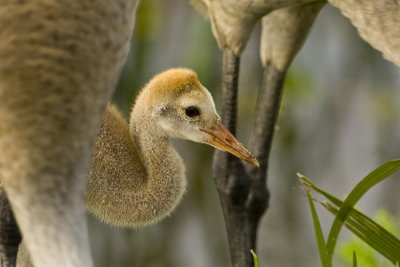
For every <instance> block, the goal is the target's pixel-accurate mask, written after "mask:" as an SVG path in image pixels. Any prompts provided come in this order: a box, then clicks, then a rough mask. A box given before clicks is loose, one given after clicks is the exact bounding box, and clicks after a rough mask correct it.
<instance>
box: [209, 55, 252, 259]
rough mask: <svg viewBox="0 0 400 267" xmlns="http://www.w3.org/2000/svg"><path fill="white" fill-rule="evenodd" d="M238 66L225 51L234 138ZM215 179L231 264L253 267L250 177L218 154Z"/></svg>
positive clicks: (225, 93) (227, 109)
mask: <svg viewBox="0 0 400 267" xmlns="http://www.w3.org/2000/svg"><path fill="white" fill-rule="evenodd" d="M239 65H240V56H238V55H236V54H235V53H234V52H233V51H232V50H231V49H229V48H225V49H224V51H223V63H222V66H223V70H222V81H223V84H222V109H221V119H222V122H223V124H224V125H225V126H226V127H227V128H228V129H229V130H230V131H231V132H232V133H233V134H235V131H236V117H237V91H238V77H239ZM213 176H214V182H215V185H216V188H217V191H218V195H219V199H220V203H221V207H222V211H223V214H224V218H225V225H226V231H227V235H228V240H229V249H230V254H231V260H232V264H233V266H250V265H251V258H250V257H249V256H250V252H249V250H250V249H251V247H250V243H249V239H248V234H247V233H246V232H245V230H246V229H247V227H246V225H245V223H246V214H247V212H246V205H245V204H246V198H247V195H248V192H249V189H250V177H249V176H248V174H247V173H246V171H245V168H244V165H243V164H242V163H241V162H240V161H238V160H236V159H235V158H234V157H232V156H230V155H228V154H227V153H223V152H220V151H216V152H215V156H214V161H213ZM247 254H248V255H247Z"/></svg>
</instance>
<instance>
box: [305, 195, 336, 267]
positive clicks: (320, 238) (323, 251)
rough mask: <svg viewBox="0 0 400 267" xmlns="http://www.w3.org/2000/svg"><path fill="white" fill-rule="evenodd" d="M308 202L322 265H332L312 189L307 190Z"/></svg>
mask: <svg viewBox="0 0 400 267" xmlns="http://www.w3.org/2000/svg"><path fill="white" fill-rule="evenodd" d="M307 197H308V202H309V204H310V209H311V214H312V218H313V222H314V231H315V237H316V239H317V244H318V249H319V256H320V258H321V264H322V267H332V264H331V261H330V258H329V256H328V250H327V247H326V243H325V239H324V235H323V233H322V229H321V224H320V222H319V219H318V215H317V211H316V210H315V206H314V201H313V199H312V197H311V193H310V190H307Z"/></svg>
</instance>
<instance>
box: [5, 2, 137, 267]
mask: <svg viewBox="0 0 400 267" xmlns="http://www.w3.org/2000/svg"><path fill="white" fill-rule="evenodd" d="M136 2H137V1H135V0H116V1H103V0H93V1H92V0H90V1H89V0H81V1H48V0H36V1H8V0H2V1H0V101H1V105H0V117H1V119H0V151H1V153H0V169H1V176H2V185H3V186H4V188H5V190H6V193H7V196H8V198H9V200H10V203H11V206H12V208H13V211H14V214H15V217H16V219H17V222H18V225H19V226H20V229H21V231H22V234H23V238H24V240H25V242H26V245H27V247H28V249H29V251H30V252H31V254H32V256H33V257H32V258H33V262H34V264H35V266H41V267H54V266H60V267H61V266H62V267H76V266H85V267H90V266H92V265H93V264H92V259H91V256H90V249H89V244H88V238H87V230H86V219H85V209H84V202H83V199H84V194H83V193H84V188H85V184H86V174H87V171H88V167H89V162H90V157H91V152H92V146H93V144H94V140H95V137H96V133H97V131H98V127H99V125H100V122H101V115H102V113H103V111H104V109H105V107H106V104H107V102H108V101H109V98H110V96H111V93H112V91H113V89H114V87H115V84H116V82H117V79H118V76H119V73H120V70H121V68H122V65H123V63H124V61H125V57H126V55H127V52H128V48H129V39H130V36H131V33H132V29H133V25H134V19H135V16H134V14H135V10H136Z"/></svg>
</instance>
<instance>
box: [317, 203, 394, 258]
mask: <svg viewBox="0 0 400 267" xmlns="http://www.w3.org/2000/svg"><path fill="white" fill-rule="evenodd" d="M322 205H323V206H324V207H325V208H326V209H327V210H328V211H330V212H331V213H332V214H334V215H337V214H338V213H339V211H340V206H341V204H339V205H336V204H333V203H329V202H328V203H322ZM345 226H346V227H347V228H348V229H349V230H350V231H351V232H353V233H354V234H355V235H357V236H358V237H359V238H360V239H361V240H363V241H364V242H365V243H367V244H368V245H369V246H370V247H372V248H373V249H374V250H376V251H377V252H379V253H380V254H381V255H382V256H384V257H385V258H386V259H388V260H389V261H391V262H392V263H393V264H395V263H396V262H399V261H400V240H399V239H398V238H396V237H395V236H394V235H392V234H391V233H390V232H388V231H387V230H386V229H385V228H383V227H381V226H380V225H379V224H377V223H376V222H374V221H373V220H372V219H370V218H369V217H368V216H366V215H364V214H363V213H361V212H360V211H358V210H356V209H353V208H351V209H350V212H349V213H348V216H347V218H346V221H345Z"/></svg>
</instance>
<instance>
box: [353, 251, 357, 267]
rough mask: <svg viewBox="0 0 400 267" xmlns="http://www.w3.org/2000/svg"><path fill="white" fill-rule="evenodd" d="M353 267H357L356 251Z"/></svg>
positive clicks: (354, 252)
mask: <svg viewBox="0 0 400 267" xmlns="http://www.w3.org/2000/svg"><path fill="white" fill-rule="evenodd" d="M353 267H357V255H356V251H353Z"/></svg>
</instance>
